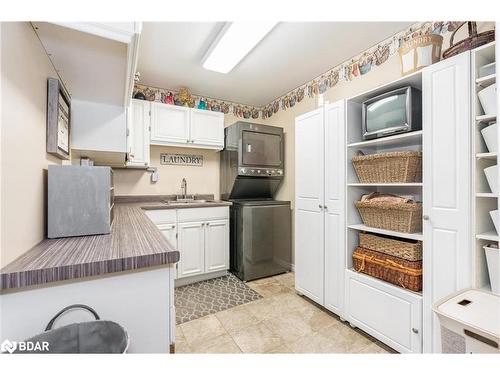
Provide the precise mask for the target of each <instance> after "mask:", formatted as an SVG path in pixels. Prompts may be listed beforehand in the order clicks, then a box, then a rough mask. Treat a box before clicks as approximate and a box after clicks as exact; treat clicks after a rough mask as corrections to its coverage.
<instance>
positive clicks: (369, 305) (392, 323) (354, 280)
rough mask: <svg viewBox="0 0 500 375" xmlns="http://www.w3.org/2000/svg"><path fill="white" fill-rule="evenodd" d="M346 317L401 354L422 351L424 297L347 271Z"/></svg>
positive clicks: (354, 324) (351, 322) (352, 323)
mask: <svg viewBox="0 0 500 375" xmlns="http://www.w3.org/2000/svg"><path fill="white" fill-rule="evenodd" d="M345 296H346V306H345V307H346V319H347V320H348V321H349V323H350V324H351V325H353V326H356V327H358V328H360V329H362V330H363V331H365V332H367V333H369V334H370V335H372V336H373V337H375V338H377V339H379V340H380V341H382V342H384V343H385V344H387V345H389V346H390V347H392V348H394V349H396V350H397V351H398V352H400V353H421V352H422V296H420V295H418V294H416V293H412V292H409V291H407V290H404V289H402V288H398V287H396V286H393V285H391V284H389V283H385V282H383V281H379V280H377V279H374V278H372V277H369V276H365V275H363V274H360V273H357V272H355V271H351V270H346V275H345Z"/></svg>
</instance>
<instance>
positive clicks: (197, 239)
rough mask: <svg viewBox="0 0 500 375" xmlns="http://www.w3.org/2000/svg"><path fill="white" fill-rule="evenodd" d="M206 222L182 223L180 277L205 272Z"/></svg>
mask: <svg viewBox="0 0 500 375" xmlns="http://www.w3.org/2000/svg"><path fill="white" fill-rule="evenodd" d="M204 229H205V228H204V223H202V222H193V223H180V224H179V228H178V230H179V232H178V233H179V241H178V243H177V247H178V250H179V255H180V259H179V267H178V277H179V278H182V277H187V276H194V275H199V274H202V273H204V272H205V231H204Z"/></svg>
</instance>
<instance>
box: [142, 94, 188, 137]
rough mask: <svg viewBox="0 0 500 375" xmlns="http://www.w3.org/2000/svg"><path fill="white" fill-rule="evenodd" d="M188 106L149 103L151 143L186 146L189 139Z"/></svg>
mask: <svg viewBox="0 0 500 375" xmlns="http://www.w3.org/2000/svg"><path fill="white" fill-rule="evenodd" d="M189 111H190V108H187V107H181V106H177V105H169V104H163V103H151V143H152V144H157V145H172V146H180V145H181V146H186V145H187V144H188V143H189V140H190V134H189V121H190V112H189Z"/></svg>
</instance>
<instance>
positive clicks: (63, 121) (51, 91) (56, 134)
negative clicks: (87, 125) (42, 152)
mask: <svg viewBox="0 0 500 375" xmlns="http://www.w3.org/2000/svg"><path fill="white" fill-rule="evenodd" d="M70 131H71V101H70V99H69V95H68V94H67V93H66V91H64V89H63V87H62V85H61V83H60V82H59V80H58V79H57V78H48V79H47V152H48V153H49V154H52V155H55V156H57V157H58V158H60V159H69V150H70Z"/></svg>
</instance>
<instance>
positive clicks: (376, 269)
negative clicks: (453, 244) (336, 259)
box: [352, 247, 422, 292]
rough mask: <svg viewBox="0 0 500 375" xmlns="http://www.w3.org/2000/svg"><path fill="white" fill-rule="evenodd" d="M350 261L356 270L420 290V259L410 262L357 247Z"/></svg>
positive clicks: (404, 286)
mask: <svg viewBox="0 0 500 375" xmlns="http://www.w3.org/2000/svg"><path fill="white" fill-rule="evenodd" d="M352 261H353V267H354V270H355V271H356V272H362V273H365V274H367V275H370V276H373V277H376V278H377V279H381V280H384V281H387V282H389V283H391V284H394V285H398V286H400V287H403V288H405V289H409V290H413V291H414V292H420V291H421V290H422V261H421V260H418V261H415V262H412V261H409V260H404V259H400V258H397V257H394V256H392V255H387V254H383V253H379V252H377V251H372V250H368V249H364V248H362V247H358V248H356V250H354V252H353V254H352Z"/></svg>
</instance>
